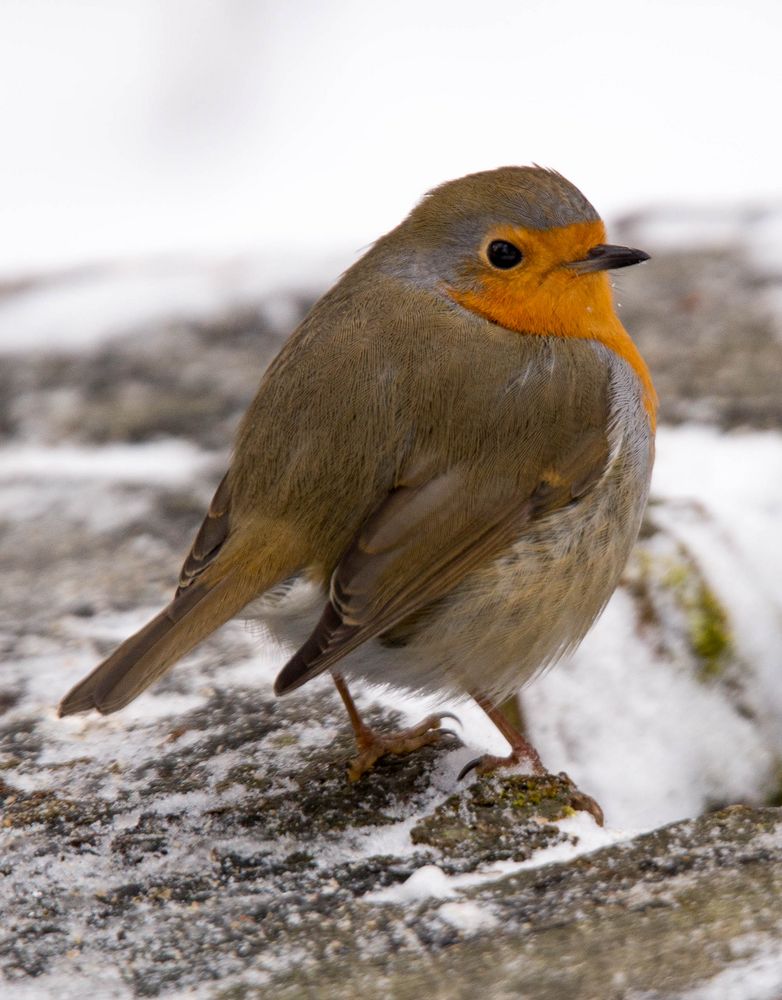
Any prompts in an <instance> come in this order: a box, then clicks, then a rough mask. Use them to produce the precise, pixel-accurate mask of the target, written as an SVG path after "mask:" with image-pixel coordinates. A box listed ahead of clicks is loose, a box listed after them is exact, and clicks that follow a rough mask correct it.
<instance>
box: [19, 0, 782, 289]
mask: <svg viewBox="0 0 782 1000" xmlns="http://www.w3.org/2000/svg"><path fill="white" fill-rule="evenodd" d="M780 39H782V3H780V2H779V0H766V2H763V0H742V2H737V0H733V2H730V3H727V2H726V3H721V2H718V0H704V2H695V0H678V2H675V0H632V2H630V0H621V2H618V0H505V2H504V3H496V2H495V3H489V2H487V0H429V2H426V0H395V2H393V3H390V2H370V0H363V2H361V0H321V2H316V0H296V2H293V0H288V2H284V0H94V2H88V0H2V2H1V3H0V143H2V147H1V148H0V271H1V272H3V273H6V274H8V273H13V272H23V271H25V270H27V269H28V268H30V267H38V266H51V265H55V266H57V265H61V264H66V263H74V262H78V261H82V260H93V259H96V258H103V257H107V256H118V255H121V256H125V255H136V254H147V253H150V252H161V251H174V252H192V253H203V252H205V253H214V252H217V253H224V252H234V251H243V250H250V249H255V248H261V249H263V248H267V249H268V248H273V249H280V250H281V251H284V250H285V249H287V248H293V247H296V246H299V247H302V248H306V250H307V252H308V253H310V252H315V253H317V252H319V251H321V250H325V249H330V248H335V247H339V248H351V249H357V248H358V247H360V246H362V245H364V244H366V243H367V242H369V241H370V240H372V239H373V238H374V237H376V236H377V235H379V233H380V232H382V231H384V230H386V229H388V228H390V227H391V226H392V225H394V224H395V223H396V222H397V221H398V220H399V219H400V218H401V216H402V215H404V214H405V213H406V212H407V211H408V210H409V209H410V207H411V206H412V204H413V203H414V202H415V201H416V200H417V199H418V197H419V196H420V195H421V194H422V193H423V192H424V191H425V190H427V189H428V188H429V187H431V186H433V185H434V184H437V183H438V182H440V181H442V180H445V179H448V178H451V177H455V176H458V175H460V174H462V173H465V172H467V171H470V170H476V169H484V168H487V167H493V166H498V165H501V164H505V163H528V162H532V161H536V162H539V163H542V164H544V165H547V166H553V167H556V168H557V169H559V170H561V171H562V172H563V173H565V174H566V175H567V176H568V177H570V178H571V179H572V180H573V181H574V182H575V183H576V184H577V185H578V186H579V187H581V188H582V189H583V190H584V192H585V193H586V194H587V196H588V197H589V198H590V199H591V200H592V201H593V202H594V204H595V205H596V206H597V208H598V209H599V210H600V211H601V212H603V214H604V215H607V216H609V217H610V216H611V215H612V214H616V213H618V212H620V211H623V210H626V209H629V208H636V207H640V206H645V205H649V204H654V203H659V202H662V201H665V202H670V201H674V202H677V203H685V204H691V203H698V204H701V203H707V204H720V203H731V202H735V201H738V200H751V201H766V200H778V199H779V198H780V196H782V180H781V177H782V156H781V155H780V154H781V153H782V139H781V138H780V125H779V104H780V97H782V58H780V54H779V49H780ZM292 259H295V258H292Z"/></svg>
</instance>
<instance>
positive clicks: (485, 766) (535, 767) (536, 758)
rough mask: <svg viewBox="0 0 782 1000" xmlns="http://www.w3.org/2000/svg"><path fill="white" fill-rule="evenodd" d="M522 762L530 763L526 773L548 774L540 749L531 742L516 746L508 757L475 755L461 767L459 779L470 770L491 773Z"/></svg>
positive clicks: (516, 765)
mask: <svg viewBox="0 0 782 1000" xmlns="http://www.w3.org/2000/svg"><path fill="white" fill-rule="evenodd" d="M520 764H527V765H528V766H527V769H526V771H525V773H526V774H537V775H543V774H548V771H547V770H546V768H545V767H544V766H543V761H542V760H541V759H540V755H539V754H538V751H537V750H536V749H535V748H534V747H533V746H530V744H529V743H525V745H524V746H519V747H514V748H513V750H512V751H511V752H510V753H509V754H508V755H507V757H495V756H494V755H493V754H488V753H486V754H483V756H482V757H475V758H474V759H473V760H471V761H470V762H469V763H467V764H465V765H464V767H463V768H462V769H461V771H460V772H459V781H461V779H462V778H464V777H466V776H467V775H468V774H469V773H470V771H476V772H477V773H478V774H491V773H492V772H494V771H500V770H503V769H504V768H511V767H518V766H519V765H520Z"/></svg>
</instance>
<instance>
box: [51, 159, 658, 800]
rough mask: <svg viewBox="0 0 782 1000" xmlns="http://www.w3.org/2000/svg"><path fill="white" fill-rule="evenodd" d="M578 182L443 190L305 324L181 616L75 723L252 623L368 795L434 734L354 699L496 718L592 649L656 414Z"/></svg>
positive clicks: (627, 536)
mask: <svg viewBox="0 0 782 1000" xmlns="http://www.w3.org/2000/svg"><path fill="white" fill-rule="evenodd" d="M647 259H648V254H646V253H644V252H643V251H641V250H634V249H630V248H628V247H622V246H611V245H609V244H607V243H606V234H605V227H604V225H603V223H602V221H601V220H600V217H599V216H598V214H597V212H596V211H595V209H594V208H593V207H592V205H591V204H590V203H589V202H588V201H587V200H586V198H585V197H584V196H583V195H582V194H581V192H580V191H578V189H577V188H575V187H574V186H573V185H572V184H571V183H570V182H569V181H567V180H566V179H565V178H564V177H562V176H561V175H560V174H558V173H556V172H554V171H551V170H545V169H542V168H539V167H504V168H501V169H498V170H491V171H486V172H482V173H477V174H472V175H470V176H467V177H462V178H461V179H459V180H455V181H451V182H449V183H446V184H443V185H441V186H440V187H438V188H436V189H435V190H433V191H431V192H430V193H429V194H428V195H426V197H425V198H424V199H423V200H422V201H421V203H420V204H419V205H418V206H417V207H416V208H415V209H414V210H413V211H412V212H411V214H410V215H409V216H408V217H407V218H406V219H405V220H404V221H403V222H402V223H401V224H400V225H399V226H397V228H396V229H394V230H392V231H391V232H390V233H388V234H387V235H386V236H383V237H382V238H381V239H379V240H378V241H377V242H376V243H375V244H374V245H373V246H372V248H371V249H370V250H369V252H368V253H367V254H366V255H365V256H364V257H363V258H362V259H360V260H359V261H358V262H357V263H356V264H355V265H354V266H353V267H351V268H350V270H348V271H347V272H346V273H345V274H344V276H343V277H342V278H341V279H340V281H338V282H337V284H336V285H335V286H334V287H333V288H332V289H331V290H330V291H329V292H327V293H326V294H325V295H324V296H323V298H321V299H320V300H319V301H318V302H317V303H316V305H315V306H314V307H313V309H312V311H311V312H310V313H309V315H308V316H307V317H306V318H305V319H304V321H303V322H302V323H301V325H300V326H299V327H298V329H297V330H296V331H295V332H294V333H293V335H292V336H291V338H290V339H289V340H288V342H287V343H286V345H285V346H284V347H283V349H282V351H281V352H280V353H279V355H278V356H277V357H276V359H275V360H274V361H273V362H272V364H271V365H270V366H269V368H268V370H267V372H266V374H265V375H264V377H263V380H262V382H261V385H260V388H259V390H258V393H257V395H256V397H255V399H254V401H253V403H252V404H251V406H250V408H249V410H248V411H247V413H246V415H245V416H244V418H243V420H242V423H241V425H240V427H239V431H238V436H237V439H236V445H235V449H234V455H233V460H232V462H231V465H230V468H229V469H228V472H227V473H226V475H225V477H224V478H223V480H222V482H221V483H220V485H219V486H218V488H217V491H216V493H215V495H214V499H213V500H212V503H211V506H210V508H209V511H208V513H207V514H206V517H205V519H204V521H203V524H202V525H201V528H200V530H199V531H198V534H197V535H196V538H195V541H194V542H193V546H192V548H191V550H190V553H189V555H188V556H187V559H186V560H185V563H184V566H183V567H182V572H181V576H180V579H179V587H178V589H177V591H176V594H175V596H174V598H173V600H172V601H171V603H170V604H169V605H168V606H167V607H166V608H165V609H164V610H163V611H162V612H161V613H160V614H159V615H158V616H157V617H156V618H154V619H153V620H152V621H150V622H149V623H148V624H147V625H145V626H144V627H143V628H142V629H141V630H140V631H139V632H137V633H136V634H135V635H133V636H131V637H130V638H129V639H127V640H126V641H125V642H124V643H123V644H122V645H121V646H120V647H119V648H118V649H117V650H116V651H115V652H114V653H112V654H111V656H109V657H108V659H106V660H105V661H104V662H103V663H101V664H100V665H99V666H98V667H96V668H95V670H93V672H92V673H91V674H89V676H87V677H86V678H85V679H84V680H82V681H81V682H80V683H79V684H77V685H76V686H75V687H74V688H73V689H72V690H71V691H70V692H69V693H68V694H67V695H66V697H65V698H64V699H63V701H62V703H61V705H60V708H59V713H60V715H70V714H72V713H74V712H82V711H85V710H87V709H92V708H96V709H98V711H99V712H104V713H108V712H115V711H116V710H117V709H120V708H122V707H123V706H124V705H127V704H128V702H130V701H132V700H133V699H134V698H135V697H137V695H139V694H140V693H141V692H142V691H143V690H144V689H145V688H146V687H148V686H149V685H150V684H152V683H153V682H154V681H155V680H157V679H158V678H159V677H160V676H161V675H162V674H164V673H165V671H167V670H168V668H169V667H171V666H172V665H173V664H174V663H175V662H176V661H177V660H178V659H180V657H182V656H184V655H185V654H186V653H187V652H188V651H190V650H191V649H193V647H194V646H196V645H197V644H198V643H199V642H201V640H202V639H204V638H205V637H206V636H208V635H209V634H210V633H212V632H214V630H215V629H217V628H218V627H219V626H220V625H222V624H223V623H224V622H226V621H228V620H229V619H230V618H233V617H235V616H244V617H256V618H260V619H261V620H262V621H263V622H264V624H265V626H266V628H267V629H268V630H269V632H271V633H272V635H273V636H275V637H277V638H278V639H280V640H282V641H284V642H287V643H293V644H294V645H296V646H298V651H297V652H296V653H295V654H294V655H293V656H292V657H291V659H290V660H289V661H288V662H287V663H286V664H285V666H284V667H283V668H282V670H281V672H280V674H279V676H278V677H277V680H276V683H275V686H274V689H275V692H276V694H278V695H283V694H287V693H288V692H290V691H293V690H295V689H296V688H298V687H301V685H303V684H305V683H306V682H307V681H309V680H311V679H312V678H313V677H317V676H318V674H321V673H323V672H324V671H326V670H329V671H331V674H332V676H333V679H334V682H335V684H336V686H337V689H338V691H339V693H340V695H341V696H342V699H343V701H344V703H345V706H346V708H347V711H348V715H349V717H350V721H351V723H352V726H353V729H354V731H355V736H356V742H357V747H358V756H357V757H356V758H355V760H354V761H353V762H352V764H351V766H350V769H349V777H350V778H351V779H353V780H355V779H357V778H359V777H360V776H361V775H362V774H364V773H365V772H366V771H367V770H369V769H370V768H371V767H372V766H373V764H374V763H375V761H377V760H378V759H379V758H380V757H381V756H383V755H384V754H386V753H406V752H409V751H412V750H414V749H416V748H418V747H421V746H423V745H425V744H427V743H431V742H432V741H434V740H435V739H437V737H438V731H439V732H442V730H440V729H439V727H440V724H441V720H442V719H443V718H444V715H445V713H443V714H439V715H432V716H429V717H428V718H427V719H425V720H424V721H423V722H422V723H421V724H420V725H418V726H415V727H412V728H410V729H406V730H404V731H402V732H397V733H392V734H380V733H376V732H374V731H373V730H371V729H370V728H369V727H368V726H367V725H366V723H365V722H364V721H363V720H362V718H361V717H360V715H359V713H358V711H357V709H356V706H355V704H354V702H353V699H352V697H351V695H350V691H349V688H348V681H349V680H350V681H352V680H353V679H356V678H360V679H362V680H365V681H369V682H375V683H381V684H389V685H393V686H394V687H398V688H403V689H408V690H410V691H418V692H429V693H431V692H435V693H437V694H440V695H443V694H447V695H457V696H464V695H465V694H466V695H470V696H472V697H473V698H474V699H475V700H476V701H477V703H478V704H479V705H480V706H481V708H482V709H483V710H484V711H485V712H486V713H487V715H488V716H489V717H490V718H491V719H492V721H493V722H494V723H495V724H496V725H497V727H498V728H499V729H500V731H501V732H502V734H503V735H504V736H505V737H506V738H507V740H508V742H509V743H510V747H511V752H510V754H509V755H508V756H507V757H492V756H484V757H482V758H479V760H478V761H477V762H473V763H474V764H475V766H477V767H478V769H479V770H481V771H490V770H492V769H494V768H496V767H500V766H505V765H511V764H523V765H525V766H526V767H527V768H528V769H530V770H532V771H533V772H536V773H545V771H544V768H543V765H542V763H541V760H540V757H539V756H538V754H537V752H536V751H535V749H534V748H533V747H532V746H531V745H530V744H529V743H528V742H527V740H526V739H525V738H524V737H523V735H522V734H521V733H519V732H517V731H516V730H515V729H514V728H513V727H511V726H510V725H509V723H508V722H507V721H506V719H505V717H504V715H503V714H502V713H501V712H500V710H499V705H500V704H501V702H502V701H503V700H504V699H505V698H507V697H508V696H509V695H510V694H511V693H513V692H515V691H517V690H518V688H519V687H520V686H521V685H522V684H523V683H524V682H525V681H527V680H529V679H530V678H531V677H532V676H533V675H534V674H535V673H536V672H538V671H540V670H542V669H543V668H544V667H546V666H548V665H550V664H551V663H553V662H554V661H555V660H556V659H557V658H558V657H560V656H561V655H562V654H563V653H565V652H567V651H568V650H572V649H573V648H574V647H575V646H576V644H577V643H578V642H579V641H580V640H581V639H582V638H583V636H584V634H585V633H586V632H587V630H588V629H589V627H590V626H591V624H592V623H593V622H594V620H595V618H596V617H597V616H598V615H599V614H600V612H601V610H602V608H603V607H604V605H605V604H606V602H607V601H608V598H609V597H610V595H611V593H612V592H613V590H614V588H615V587H616V584H617V581H618V579H619V575H620V573H621V571H622V567H623V566H624V563H625V561H626V559H627V556H628V553H629V551H630V548H631V546H632V545H633V542H634V541H635V538H636V535H637V533H638V529H639V525H640V521H641V516H642V513H643V509H644V505H645V503H646V498H647V492H648V487H649V478H650V475H651V469H652V462H653V456H654V430H655V412H656V395H655V391H654V387H653V385H652V380H651V377H650V375H649V371H648V369H647V367H646V365H645V364H644V361H643V359H642V358H641V356H640V354H639V352H638V350H637V348H636V347H635V345H634V344H633V342H632V340H631V339H630V337H629V335H628V333H627V332H626V331H625V329H624V327H623V326H622V324H621V323H620V322H619V319H618V317H617V315H616V312H615V311H614V306H613V301H612V293H611V286H610V282H609V278H608V275H607V273H606V272H608V271H610V270H612V269H615V268H620V267H627V266H629V265H631V264H637V263H639V261H643V260H647Z"/></svg>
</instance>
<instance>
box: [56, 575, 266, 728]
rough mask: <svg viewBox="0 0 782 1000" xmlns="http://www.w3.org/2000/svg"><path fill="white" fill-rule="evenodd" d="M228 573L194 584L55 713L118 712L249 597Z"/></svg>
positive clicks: (86, 681) (89, 677)
mask: <svg viewBox="0 0 782 1000" xmlns="http://www.w3.org/2000/svg"><path fill="white" fill-rule="evenodd" d="M252 596H253V594H251V593H248V592H247V590H246V588H244V587H241V586H237V581H236V578H235V576H234V574H232V573H229V574H228V575H227V576H225V577H224V578H223V579H221V580H219V581H217V582H216V583H214V584H212V585H207V584H202V583H194V584H192V585H191V586H190V587H188V588H187V589H186V590H183V591H182V592H181V593H180V594H179V595H178V596H177V597H175V598H174V600H173V601H172V602H171V603H170V604H169V605H168V607H166V608H164V609H163V611H161V612H160V614H159V615H157V617H155V618H153V619H152V621H150V622H148V623H147V624H146V625H145V626H144V627H143V628H141V629H140V630H139V631H138V632H136V634H135V635H132V636H131V637H130V638H129V639H127V640H126V641H125V642H123V643H122V645H121V646H120V647H119V648H118V649H116V650H115V651H114V652H113V653H112V654H111V656H109V657H108V658H107V659H106V660H104V661H103V663H101V664H99V665H98V666H97V667H96V668H95V669H94V670H93V671H92V673H91V674H88V676H87V677H85V678H84V680H82V681H80V682H79V683H78V684H77V685H76V686H75V687H74V688H72V689H71V690H70V691H69V692H68V694H67V695H66V696H65V697H64V698H63V700H62V701H61V702H60V706H59V709H58V714H59V715H60V716H63V715H73V714H74V713H76V712H85V711H87V710H89V709H91V708H97V710H98V711H99V712H102V713H103V714H108V713H109V712H116V711H117V710H118V709H120V708H122V707H123V706H125V705H127V704H128V703H129V702H131V701H133V699H134V698H135V697H136V696H137V695H139V694H141V692H142V691H143V690H144V689H145V688H147V687H149V685H150V684H152V683H153V682H154V681H156V680H157V679H158V678H159V677H161V676H162V675H163V674H164V673H165V672H166V670H168V668H169V667H171V666H173V664H174V663H175V662H176V661H177V660H178V659H180V658H181V657H182V656H184V655H185V654H186V653H189V652H190V650H191V649H193V648H194V647H195V646H196V645H197V644H198V643H199V642H201V640H202V639H205V638H206V637H207V636H208V635H209V634H210V633H212V632H213V631H214V630H215V629H217V628H219V627H220V626H221V625H223V624H224V623H225V622H227V621H228V620H229V618H232V617H233V616H234V615H235V614H236V613H237V612H238V611H240V610H241V609H242V608H243V607H244V605H245V604H246V603H247V602H248V601H249V600H250V599H251V598H252Z"/></svg>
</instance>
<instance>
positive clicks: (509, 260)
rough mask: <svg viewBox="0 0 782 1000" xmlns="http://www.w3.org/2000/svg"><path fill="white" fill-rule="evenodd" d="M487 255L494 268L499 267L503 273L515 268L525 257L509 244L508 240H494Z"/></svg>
mask: <svg viewBox="0 0 782 1000" xmlns="http://www.w3.org/2000/svg"><path fill="white" fill-rule="evenodd" d="M486 255H487V256H488V258H489V263H490V264H491V265H492V267H499V268H500V269H501V270H503V271H507V270H508V268H511V267H515V266H516V265H517V264H518V263H519V262H520V261H521V258H522V256H523V254H522V252H521V250H519V248H518V247H516V246H514V245H513V244H512V243H508V241H507V240H492V241H491V243H490V244H489V246H488V248H487V250H486Z"/></svg>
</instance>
